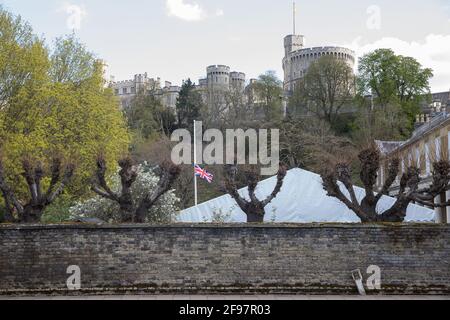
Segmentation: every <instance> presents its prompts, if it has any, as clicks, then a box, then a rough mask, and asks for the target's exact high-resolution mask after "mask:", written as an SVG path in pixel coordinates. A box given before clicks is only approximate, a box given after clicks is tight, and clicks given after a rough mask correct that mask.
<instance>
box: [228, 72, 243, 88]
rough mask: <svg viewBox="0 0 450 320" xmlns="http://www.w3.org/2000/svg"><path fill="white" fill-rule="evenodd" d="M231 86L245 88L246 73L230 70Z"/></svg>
mask: <svg viewBox="0 0 450 320" xmlns="http://www.w3.org/2000/svg"><path fill="white" fill-rule="evenodd" d="M230 87H232V88H239V89H241V90H244V89H245V73H242V72H230Z"/></svg>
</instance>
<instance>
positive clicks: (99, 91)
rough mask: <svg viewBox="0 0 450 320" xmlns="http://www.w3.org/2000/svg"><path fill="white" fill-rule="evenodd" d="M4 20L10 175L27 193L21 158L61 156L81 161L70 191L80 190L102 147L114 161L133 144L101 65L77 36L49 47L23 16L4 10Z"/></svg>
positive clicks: (3, 127) (4, 123)
mask: <svg viewBox="0 0 450 320" xmlns="http://www.w3.org/2000/svg"><path fill="white" fill-rule="evenodd" d="M0 25H1V30H2V32H0V71H1V72H0V85H1V87H2V88H3V87H5V88H7V90H6V91H3V90H2V93H1V94H2V97H1V98H0V100H1V101H2V105H1V112H0V141H1V145H0V148H1V154H2V157H3V163H4V167H5V173H6V174H8V177H7V179H8V181H10V182H13V183H10V185H11V186H13V187H14V189H15V190H14V191H15V192H18V195H19V198H22V199H23V198H26V197H27V196H28V192H27V189H26V186H25V183H24V181H23V179H22V177H21V173H22V168H21V160H22V159H23V158H24V157H27V158H29V159H31V160H32V161H33V162H37V161H40V162H42V163H43V164H44V167H47V169H48V164H49V162H50V161H51V158H52V157H53V156H55V155H58V156H62V157H63V158H64V159H66V161H67V162H69V161H70V162H72V163H74V164H75V165H76V167H77V169H76V176H75V177H74V179H73V183H72V184H71V190H70V192H71V193H72V194H77V195H80V196H82V195H84V194H85V193H86V192H87V191H88V189H89V181H90V177H91V176H92V172H93V170H94V168H95V159H96V156H97V155H98V153H103V154H104V155H105V157H106V158H107V160H108V161H109V162H111V163H116V161H117V159H118V158H120V157H121V156H123V154H124V153H126V152H127V150H128V144H129V134H128V131H127V128H126V123H125V121H124V118H123V116H122V113H121V112H120V110H119V104H118V101H117V99H116V97H115V96H114V94H113V92H112V90H111V89H109V88H106V87H105V81H104V78H103V64H102V63H101V61H100V60H97V59H95V58H94V55H93V54H91V53H89V52H88V51H87V50H86V48H85V47H84V46H83V45H82V44H80V43H79V42H78V41H77V39H76V38H75V37H74V36H73V35H72V36H69V37H65V38H59V39H57V40H56V44H55V51H54V52H53V53H51V54H50V53H48V51H47V50H46V49H45V47H44V44H43V42H42V41H41V40H39V39H38V38H37V37H36V36H34V35H33V33H32V30H31V27H29V26H28V24H26V23H24V22H22V20H21V19H20V18H19V17H13V16H12V15H10V14H9V13H7V12H5V11H3V10H1V9H0ZM3 30H6V31H5V32H3ZM48 182H49V181H48V180H46V181H44V183H46V184H47V183H48Z"/></svg>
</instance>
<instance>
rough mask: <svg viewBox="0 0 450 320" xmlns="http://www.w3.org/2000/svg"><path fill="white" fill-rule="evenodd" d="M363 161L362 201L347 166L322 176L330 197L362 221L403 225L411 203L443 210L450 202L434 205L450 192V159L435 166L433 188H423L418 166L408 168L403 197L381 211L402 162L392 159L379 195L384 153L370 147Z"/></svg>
mask: <svg viewBox="0 0 450 320" xmlns="http://www.w3.org/2000/svg"><path fill="white" fill-rule="evenodd" d="M359 160H360V162H361V172H360V178H361V181H362V183H363V185H364V190H365V197H364V198H363V199H362V201H361V202H359V201H358V199H357V197H356V195H355V191H354V188H353V182H352V179H351V169H350V166H349V165H348V164H346V163H338V164H337V165H336V166H335V168H334V170H329V171H328V172H325V173H323V174H322V179H323V187H324V189H325V191H327V193H328V195H329V196H331V197H335V198H337V199H339V200H340V201H341V202H343V203H344V204H345V205H346V206H347V207H348V208H349V209H351V210H352V211H353V212H355V213H356V215H357V216H358V217H359V218H360V219H361V221H362V222H403V221H404V220H405V217H406V210H407V208H408V206H409V204H410V203H411V202H413V201H414V202H417V203H420V204H422V205H427V206H429V207H434V208H437V207H443V206H448V205H450V203H438V204H436V203H434V199H435V198H436V197H437V196H438V195H440V194H441V193H442V192H445V191H446V190H448V189H449V186H448V184H449V181H450V177H449V173H450V163H449V161H448V160H440V161H436V162H434V164H433V172H432V176H433V178H432V183H431V186H430V187H429V188H425V189H419V183H420V181H421V179H420V170H419V169H418V168H417V167H415V166H410V167H408V168H407V170H406V171H405V173H403V175H402V177H401V179H400V188H399V194H398V196H397V200H396V202H395V203H394V204H393V206H392V207H391V208H389V209H388V210H386V211H384V212H382V213H381V214H380V213H378V212H377V210H376V207H377V204H378V202H379V200H380V199H381V197H382V196H383V195H384V194H386V193H387V192H388V190H389V189H390V188H391V186H392V185H393V183H394V182H395V180H396V178H397V176H398V174H399V164H400V161H399V160H398V159H392V160H391V161H390V163H389V167H388V170H387V171H388V172H387V177H386V180H385V182H384V184H383V186H382V188H381V190H380V192H378V193H376V192H375V184H376V181H377V177H378V170H379V168H380V153H379V151H378V149H377V148H376V147H370V148H368V149H366V150H363V151H361V153H360V154H359ZM338 182H341V183H342V184H343V185H344V187H345V189H346V190H347V191H348V194H349V197H347V195H345V194H344V193H343V192H342V190H341V188H340V186H339V184H338Z"/></svg>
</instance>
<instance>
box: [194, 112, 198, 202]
mask: <svg viewBox="0 0 450 320" xmlns="http://www.w3.org/2000/svg"><path fill="white" fill-rule="evenodd" d="M196 164H197V124H196V121H195V120H194V166H195V165H196ZM194 197H195V206H197V205H198V197H197V175H196V174H195V173H194Z"/></svg>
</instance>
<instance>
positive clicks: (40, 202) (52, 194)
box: [0, 158, 75, 223]
mask: <svg viewBox="0 0 450 320" xmlns="http://www.w3.org/2000/svg"><path fill="white" fill-rule="evenodd" d="M22 168H23V170H24V172H23V177H24V178H25V181H26V183H27V185H28V190H29V192H30V196H31V199H30V200H29V201H27V202H26V203H25V204H23V203H22V202H21V201H20V200H19V199H18V197H17V196H16V195H15V193H14V192H13V190H12V189H11V188H10V187H9V185H8V183H7V182H6V179H5V176H4V171H3V163H2V161H1V159H0V191H1V192H2V195H3V198H4V201H5V207H6V216H5V220H6V221H7V222H19V223H37V222H40V221H41V217H42V214H43V213H44V210H45V208H46V207H48V206H49V205H50V204H52V203H53V201H54V200H55V199H56V198H57V197H58V196H59V195H60V194H61V193H62V192H63V191H64V188H65V187H66V185H67V184H68V183H69V181H70V179H71V178H72V176H73V173H74V169H75V166H74V165H73V164H69V165H67V167H66V169H65V172H64V174H63V175H62V176H61V169H62V161H61V159H60V158H54V159H53V161H52V164H51V168H50V174H51V180H50V185H49V187H48V188H47V190H46V192H43V190H42V189H43V187H42V179H43V178H44V175H45V172H44V169H43V166H42V164H41V163H38V164H37V165H36V166H33V165H32V163H31V161H30V160H28V159H27V160H23V162H22ZM15 216H17V217H15Z"/></svg>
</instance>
